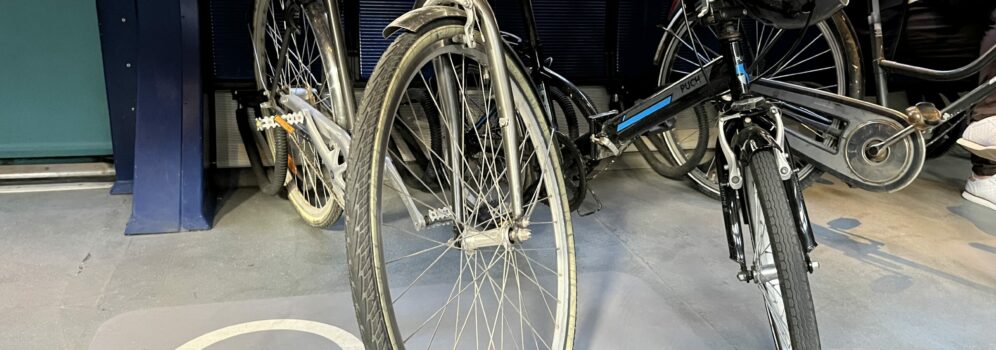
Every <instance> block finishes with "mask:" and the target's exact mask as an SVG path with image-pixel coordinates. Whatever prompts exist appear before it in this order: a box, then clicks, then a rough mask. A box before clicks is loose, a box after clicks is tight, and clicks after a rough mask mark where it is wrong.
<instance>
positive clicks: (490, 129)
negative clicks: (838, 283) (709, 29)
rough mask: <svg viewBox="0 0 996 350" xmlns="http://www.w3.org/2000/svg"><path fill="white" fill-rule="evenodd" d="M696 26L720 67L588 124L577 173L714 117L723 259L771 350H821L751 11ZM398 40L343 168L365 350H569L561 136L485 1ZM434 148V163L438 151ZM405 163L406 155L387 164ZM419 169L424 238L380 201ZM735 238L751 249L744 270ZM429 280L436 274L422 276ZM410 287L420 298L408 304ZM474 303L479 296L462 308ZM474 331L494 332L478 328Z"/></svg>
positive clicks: (783, 147)
mask: <svg viewBox="0 0 996 350" xmlns="http://www.w3.org/2000/svg"><path fill="white" fill-rule="evenodd" d="M681 5H682V6H685V4H684V3H682V4H681ZM815 5H817V6H816V7H813V8H811V10H810V11H808V13H812V14H815V13H819V15H818V16H812V15H810V19H815V20H816V21H815V22H813V23H816V22H819V21H822V20H823V19H824V18H826V17H827V16H829V15H830V14H831V13H833V12H835V11H836V10H837V9H839V8H841V7H842V6H843V5H842V4H841V3H839V2H836V1H824V2H817V3H815ZM695 9H696V12H695V13H696V15H695V20H696V21H702V22H704V23H708V24H710V25H712V26H714V28H716V29H717V30H719V33H720V36H719V37H720V38H721V39H722V43H723V44H724V45H722V47H721V49H722V52H723V55H720V56H719V57H716V58H714V59H712V60H710V61H708V62H703V63H701V64H700V65H699V67H697V69H695V70H694V71H692V72H690V74H688V75H687V76H685V77H683V78H682V79H680V80H677V81H675V82H673V83H672V84H670V85H668V86H666V87H663V88H661V90H660V91H658V92H657V93H655V94H653V95H652V96H650V97H648V98H646V99H645V100H643V101H641V102H639V103H637V104H636V105H635V106H633V107H630V108H629V109H627V110H624V111H622V112H616V111H609V112H605V113H599V114H593V115H588V116H587V117H588V119H589V121H590V122H591V123H592V125H593V126H594V128H593V129H591V130H592V131H591V132H590V133H588V134H586V135H584V136H583V137H579V138H578V139H576V140H575V141H577V142H578V143H579V144H580V143H587V144H590V145H592V149H591V152H592V153H590V154H588V157H589V159H591V160H593V161H597V160H601V159H605V158H608V157H612V156H618V155H619V154H620V153H621V150H622V149H624V148H625V146H626V145H628V144H629V143H630V142H632V141H633V140H634V139H636V138H637V137H639V136H641V135H644V134H646V133H647V132H651V131H656V130H660V128H665V129H666V128H669V127H671V126H672V125H671V122H672V121H673V119H674V118H675V116H676V114H677V113H678V112H680V111H683V110H685V109H687V108H691V107H693V106H696V105H700V104H701V103H703V102H704V101H707V100H708V101H713V100H716V101H717V102H716V105H717V106H721V107H722V109H723V112H724V113H723V114H722V116H721V117H720V118H719V119H718V120H717V121H716V122H717V124H718V125H719V127H718V131H719V133H718V134H719V135H718V141H717V142H718V144H719V147H718V148H719V149H720V150H721V151H722V153H721V155H722V156H720V157H717V158H718V159H717V162H718V164H719V166H718V167H717V169H719V174H720V178H721V179H723V181H722V182H721V184H722V185H721V191H720V193H721V201H722V206H723V214H724V222H725V227H726V235H727V239H728V242H729V252H730V258H731V259H733V260H735V261H736V262H737V263H738V264H739V265H740V271H739V273H738V276H737V277H738V279H740V280H741V281H745V282H753V283H756V284H757V285H758V287H759V289H761V290H762V296H763V298H764V300H765V306H766V308H767V310H768V316H769V317H768V318H769V321H770V326H771V328H772V334H773V338H774V341H775V343H776V345H777V346H779V347H783V348H784V347H791V346H795V347H798V348H818V347H819V334H818V329H817V325H816V316H815V311H814V308H813V302H812V296H811V293H810V290H809V281H808V276H807V273H809V272H812V270H813V268H814V267H815V266H816V264H815V262H812V261H811V260H810V258H809V255H808V253H809V252H810V251H811V250H812V249H813V248H815V246H816V242H815V240H814V238H813V234H812V230H811V227H810V225H809V221H808V215H807V211H806V206H805V202H804V201H803V198H802V194H801V191H800V186H799V184H798V179H797V175H796V172H795V171H793V169H792V167H791V164H792V163H791V161H792V155H791V153H790V149H789V147H788V141H787V140H786V135H787V134H788V133H789V132H787V128H785V127H784V125H783V122H782V113H781V108H780V107H779V102H777V101H776V100H768V99H767V98H765V97H761V96H756V95H754V94H753V93H752V91H751V89H750V87H751V83H753V80H752V79H751V78H750V74H749V72H748V71H747V69H746V66H745V65H744V58H745V56H744V51H743V50H742V46H741V45H742V35H740V33H739V30H738V28H739V27H738V26H737V25H736V23H737V20H738V19H742V18H746V17H747V13H746V12H745V7H744V6H743V4H742V3H739V2H726V1H700V2H698V3H697V4H696V7H695ZM755 10H756V8H755ZM814 17H815V18H814ZM808 22H809V20H808V19H806V20H804V21H800V20H798V19H796V21H795V22H794V23H791V24H787V25H791V26H795V27H806V26H808V24H810V23H808ZM396 32H397V33H399V35H398V36H397V38H396V39H395V41H394V43H393V44H392V45H391V47H390V48H389V49H388V50H387V51H386V52H385V53H384V55H383V56H382V57H381V60H380V62H379V63H378V65H377V68H376V69H375V71H374V75H373V76H372V77H371V80H370V84H369V85H368V92H367V94H366V95H365V96H364V98H363V100H362V102H361V105H360V113H359V117H358V120H357V128H356V130H357V133H356V138H355V141H356V142H354V143H353V145H352V147H353V149H354V151H355V152H353V153H352V157H351V158H350V160H349V162H350V167H349V168H348V169H347V172H348V176H347V179H348V183H349V191H347V196H348V198H347V203H349V205H348V206H347V218H348V219H349V220H348V222H347V250H348V252H349V265H350V278H351V281H352V290H353V300H354V303H355V306H356V310H357V320H358V322H359V323H360V329H361V333H362V337H363V340H364V342H365V344H366V345H367V346H368V347H370V348H404V347H406V346H418V347H421V346H426V347H428V346H432V345H433V344H437V345H438V344H439V343H436V342H437V341H438V342H442V343H443V346H453V347H467V346H473V345H485V346H489V347H496V346H504V345H505V344H506V341H507V342H511V343H515V344H521V345H522V346H521V347H525V345H526V344H527V343H529V344H530V345H531V346H535V347H540V345H544V347H547V348H558V349H559V348H570V347H572V345H573V332H574V326H575V324H576V315H575V312H576V310H575V309H576V306H575V305H576V304H575V303H576V290H575V286H576V281H575V279H576V277H575V276H576V272H575V266H574V249H573V238H572V233H571V225H570V215H569V212H568V209H569V203H568V201H567V196H566V188H565V187H564V183H563V178H562V177H563V173H564V170H563V169H562V167H561V165H562V161H561V151H562V149H560V148H558V147H556V146H555V145H557V143H556V139H557V137H556V136H554V134H553V132H552V130H551V128H550V127H549V126H548V125H549V124H550V118H549V115H544V112H545V111H544V107H543V104H542V102H541V98H540V96H539V93H538V92H537V88H536V87H535V85H534V82H532V81H530V80H529V79H528V75H527V73H525V70H524V69H523V68H522V67H523V65H522V63H521V62H520V61H519V60H517V57H516V56H515V55H512V54H511V52H510V51H512V50H509V49H508V48H507V47H506V45H505V44H504V43H503V41H502V40H501V33H500V31H499V30H498V26H497V20H496V19H495V17H494V13H493V12H492V10H491V8H490V6H489V5H488V3H487V2H486V1H484V0H430V1H427V2H426V3H425V4H424V5H422V6H420V7H417V8H416V9H414V10H412V11H411V12H409V13H407V14H405V15H403V16H401V17H399V18H398V19H397V20H395V21H394V22H392V24H391V25H390V26H388V28H387V29H385V33H384V34H385V36H390V35H392V34H394V33H396ZM454 56H456V58H457V59H456V60H454ZM468 63H469V64H468ZM780 64H781V63H778V64H775V66H778V65H780ZM762 74H763V73H762ZM762 81H763V79H762ZM812 90H815V89H812ZM816 91H819V90H816ZM433 92H435V94H433ZM426 95H428V96H429V97H430V99H431V100H432V101H433V106H434V107H432V108H429V110H435V111H438V112H439V115H438V116H437V117H436V118H439V120H440V121H442V123H439V130H438V132H435V131H433V130H426V129H431V128H430V125H434V124H435V123H434V122H432V121H431V119H432V118H434V117H433V116H432V115H434V113H433V112H426V111H425V108H423V107H421V106H422V104H421V103H414V102H407V101H408V100H418V98H419V97H420V96H426ZM724 96H727V97H728V99H724V98H723V97H724ZM419 111H422V113H419ZM398 130H404V132H405V133H407V134H408V135H419V136H420V138H419V139H420V140H422V141H418V142H409V141H404V142H399V141H396V140H399V139H404V138H399V137H397V136H395V135H397V134H398V133H399V131H398ZM443 137H445V138H446V140H442V139H441V138H443ZM520 137H521V139H520ZM520 140H521V141H520ZM437 141H438V142H439V143H438V145H439V146H441V147H439V146H433V145H434V144H437V143H435V142H437ZM408 145H416V146H418V147H415V148H411V147H408ZM402 148H407V151H404V152H397V151H394V150H399V151H400V150H401V149H402ZM579 148H581V147H579ZM697 153H701V151H699V152H697ZM426 160H428V161H429V162H428V163H427V164H428V166H429V167H431V168H432V169H434V170H435V171H434V174H436V175H435V176H432V177H425V179H431V180H434V181H435V182H436V183H435V184H432V185H430V184H426V183H424V181H423V182H421V183H420V185H421V186H418V187H419V188H417V190H418V191H417V192H415V191H409V195H411V194H417V195H418V199H417V200H415V202H417V203H419V205H420V206H421V209H419V210H417V211H418V212H423V211H424V212H427V215H426V217H427V218H428V219H427V220H425V221H426V222H428V223H430V224H429V225H427V226H420V225H419V224H418V221H419V220H420V217H421V216H418V215H412V211H411V210H410V209H409V212H408V215H409V216H410V219H412V222H413V223H408V222H407V219H409V218H407V217H405V215H393V214H390V213H391V211H392V210H394V211H399V210H402V209H404V208H402V207H401V206H400V205H398V204H395V203H396V202H395V201H392V200H390V199H394V198H396V197H403V196H404V195H405V194H403V190H402V189H399V188H396V187H391V186H385V182H384V181H383V176H384V174H383V168H384V167H385V166H387V165H391V164H397V166H399V167H401V168H407V167H410V166H411V165H415V166H417V167H418V168H420V169H425V168H427V166H426V163H424V162H425V161H426ZM439 169H442V170H443V171H440V170H439ZM580 171H582V172H584V171H585V169H581V170H580ZM414 172H415V171H413V173H414ZM409 185H411V181H409ZM413 190H414V188H413ZM385 197H387V200H385ZM527 201H528V202H527ZM540 204H542V205H540ZM537 218H539V220H537ZM427 228H440V229H439V230H435V231H429V230H426V229H427ZM745 231H746V232H749V234H750V237H751V239H750V243H751V247H752V249H751V250H750V252H751V253H752V256H751V260H750V261H748V260H747V251H746V249H745V248H744V246H745V241H744V237H743V236H744V232H745ZM405 248H407V249H405ZM440 251H441V252H440ZM481 251H484V253H483V254H482V253H481ZM406 252H409V253H406ZM428 252H433V254H427V253H428ZM531 252H537V253H538V252H550V253H551V255H550V256H548V257H546V258H545V259H544V260H542V261H543V262H546V263H547V264H548V265H547V264H540V265H541V266H542V267H545V269H543V270H545V271H541V272H548V273H546V274H543V275H542V277H541V276H537V275H536V270H537V269H536V268H533V265H532V262H535V261H539V257H537V258H532V257H529V256H528V254H530V253H531ZM447 253H452V254H450V255H447ZM454 255H455V256H454ZM482 255H483V256H482ZM520 256H522V257H523V258H521V259H520V258H519V257H520ZM399 261H405V263H403V264H399V263H398V262H399ZM748 263H749V264H750V265H749V266H748ZM391 264H394V265H391ZM499 265H500V266H501V268H499V269H498V270H500V271H499V273H500V274H501V277H499V278H498V279H496V278H494V277H493V276H492V270H491V269H492V268H494V267H495V266H499ZM422 266H425V267H424V268H423V267H422ZM439 266H446V267H440V268H439V269H437V270H434V271H431V272H430V270H432V269H433V268H434V267H439ZM454 269H455V270H456V271H457V272H456V273H453V272H452V270H454ZM440 270H442V271H440ZM468 270H470V271H469V272H468ZM510 270H511V271H510ZM468 274H469V276H467V275H468ZM454 275H455V276H454ZM509 275H512V277H513V280H512V281H510V280H509V279H508V277H509ZM426 276H428V277H426ZM520 277H525V278H524V279H526V280H527V282H522V278H520ZM423 278H425V279H423ZM465 278H466V282H467V284H466V285H464V282H465ZM499 281H501V282H500V283H499ZM418 282H423V284H424V285H423V286H421V287H419V288H417V289H415V290H417V291H415V292H413V289H414V288H415V285H416V284H418ZM528 283H532V284H531V285H529V287H532V288H533V290H530V289H529V288H527V290H526V292H531V293H529V295H528V296H526V299H527V300H529V301H531V302H532V303H529V304H528V305H535V306H536V307H535V308H531V307H523V306H522V305H523V303H522V298H521V297H522V296H523V294H524V293H523V290H522V289H521V287H522V284H528ZM510 284H514V286H515V287H516V290H515V291H513V293H515V292H517V295H513V297H506V295H505V292H506V290H505V288H504V287H507V286H509V285H510ZM471 287H473V292H474V294H473V297H462V296H463V292H464V291H465V290H467V289H469V288H471ZM482 290H483V292H482ZM499 291H500V292H499ZM551 291H555V292H556V294H554V292H551ZM410 293H416V294H417V297H411V296H410V295H411V294H410ZM405 297H408V298H407V299H405ZM467 298H470V299H471V300H470V305H466V304H467ZM403 299H404V300H403ZM485 299H486V300H485ZM430 300H434V301H430ZM436 300H438V301H436ZM461 300H462V301H461ZM402 301H403V302H402ZM454 301H456V303H455V304H454ZM516 301H517V302H516ZM454 305H455V306H454ZM551 305H552V306H551ZM517 306H518V307H517ZM454 309H455V311H454ZM460 310H465V311H467V315H461V314H460ZM506 312H508V313H509V314H512V315H511V316H508V315H507V314H506ZM532 312H538V313H540V314H546V315H540V316H537V315H535V314H533V313H532ZM451 313H455V314H456V315H455V317H453V320H452V321H451V320H450V319H449V318H447V319H446V322H443V320H444V316H448V315H450V314H451ZM513 313H517V315H516V314H513ZM481 314H484V315H486V316H488V317H484V319H485V321H486V322H483V323H484V326H483V329H482V326H480V323H481V322H479V321H480V318H481ZM489 314H490V315H489ZM472 315H473V317H472ZM460 316H463V317H462V318H461V317H460ZM516 316H517V320H516V319H513V320H511V321H509V320H507V317H516ZM547 316H548V317H547ZM537 317H542V321H543V324H542V325H539V328H537V327H536V325H534V323H539V322H535V321H539V320H538V319H537ZM471 318H473V319H474V325H473V326H472V327H471V330H470V331H468V332H472V333H473V334H475V337H474V338H473V339H468V338H463V330H466V329H467V328H466V327H467V324H468V323H469V320H470V319H471ZM461 319H462V322H461ZM530 320H531V321H533V322H531V321H530ZM516 321H518V322H516ZM514 323H518V325H519V327H514V326H515V324H514ZM450 324H452V326H450ZM441 325H443V326H444V329H450V330H452V331H453V337H452V339H449V337H446V338H447V339H442V337H437V335H438V333H439V329H440V326H441ZM506 326H508V327H506ZM527 326H528V328H527ZM426 327H430V328H426ZM499 328H500V329H499ZM430 329H431V330H430ZM516 330H518V331H519V333H520V334H516V332H515V331H516ZM526 330H528V331H529V332H526ZM482 332H483V333H484V334H485V335H484V337H485V339H483V340H482V339H480V334H481V333H482ZM496 334H497V335H496ZM506 334H507V335H508V336H507V338H506ZM468 337H469V336H468ZM526 338H529V339H528V341H527V339H526ZM482 342H483V343H482Z"/></svg>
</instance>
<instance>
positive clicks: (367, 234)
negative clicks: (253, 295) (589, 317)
mask: <svg viewBox="0 0 996 350" xmlns="http://www.w3.org/2000/svg"><path fill="white" fill-rule="evenodd" d="M464 33H465V31H464V26H463V22H452V21H443V22H437V23H433V24H430V25H428V26H426V28H423V29H422V30H420V31H419V32H417V33H403V34H401V35H399V36H398V37H397V39H396V40H395V42H394V43H393V44H392V45H391V46H390V47H389V48H388V50H387V51H386V52H385V53H384V54H383V56H382V57H381V60H380V62H379V63H378V65H377V68H376V69H375V71H374V73H373V75H372V77H371V79H370V82H369V84H368V85H367V91H366V93H365V94H364V97H363V100H362V102H361V105H360V113H359V117H358V123H357V124H356V128H355V129H354V130H355V131H356V132H355V134H354V138H353V143H352V145H351V146H350V148H351V155H350V160H349V164H350V166H349V168H348V169H347V172H348V174H349V175H348V176H347V179H348V187H347V188H348V190H347V191H346V192H347V203H348V205H347V208H346V211H347V213H346V214H347V215H346V217H347V226H346V245H347V251H348V261H349V272H350V279H351V284H350V285H351V287H352V291H353V301H354V303H355V307H356V316H357V320H358V323H359V324H360V330H361V333H362V338H363V341H364V343H365V344H366V346H367V348H369V349H388V348H390V349H402V348H406V347H408V348H430V347H439V348H456V349H469V348H482V347H483V348H520V349H523V348H550V349H569V348H571V347H572V346H573V335H574V324H575V313H576V301H575V299H576V288H575V284H576V272H575V262H574V242H573V233H572V229H571V221H570V214H569V212H568V205H567V198H566V194H565V192H564V183H563V179H562V171H561V168H560V166H561V165H560V155H559V152H558V150H557V147H556V146H555V145H556V141H555V139H554V138H553V136H552V135H551V133H550V129H549V126H548V125H546V121H545V118H544V117H543V112H542V108H541V106H540V104H539V101H538V99H537V98H536V94H535V92H534V91H533V88H532V86H531V85H530V82H529V79H528V77H527V75H526V74H525V72H523V71H522V69H521V68H519V67H518V66H517V65H516V64H515V63H514V62H515V60H514V59H512V58H511V57H510V56H506V60H505V61H504V62H498V63H497V64H504V65H506V66H507V67H508V72H509V76H508V77H493V76H491V73H490V72H489V67H490V65H491V64H496V63H494V62H489V60H488V58H487V55H486V54H485V52H484V51H483V47H484V43H483V42H482V41H480V37H479V35H478V36H475V38H476V39H477V40H478V43H477V45H476V47H473V48H471V47H468V46H467V45H466V44H464V43H462V41H463V38H464V37H465V36H464ZM494 79H509V81H510V82H511V90H512V91H511V92H510V93H511V95H512V97H513V99H514V107H515V115H516V118H515V120H511V121H506V120H499V119H500V118H499V117H498V113H497V109H496V101H495V98H496V97H495V92H494V90H493V88H492V84H491V83H492V81H493V80H494ZM424 96H428V98H429V100H430V101H431V102H432V104H433V105H434V107H432V108H417V106H418V105H420V103H415V102H409V101H418V98H420V97H424ZM426 110H433V111H437V112H432V113H438V118H439V121H440V124H441V129H442V130H443V133H442V135H436V137H440V138H441V141H442V145H443V147H432V146H431V139H432V138H433V137H434V136H433V135H432V132H431V130H429V129H430V128H429V127H428V126H429V120H427V118H431V117H432V116H431V115H429V116H427V115H426V113H425V111H426ZM430 114H431V113H430ZM512 127H514V128H516V130H517V133H518V135H519V137H518V138H519V142H518V146H517V149H518V150H519V152H518V153H519V154H518V157H517V159H516V157H515V156H514V155H510V154H507V153H506V148H505V147H504V142H505V136H504V135H506V134H505V133H504V131H506V130H505V129H504V128H512ZM402 130H403V131H404V132H403V133H402V132H400V131H402ZM402 134H403V135H404V137H400V136H399V135H402ZM409 145H420V146H419V147H410V146H409ZM440 148H441V149H442V150H441V151H440ZM419 152H422V153H424V154H414V153H419ZM426 162H428V163H426ZM513 162H518V164H519V168H520V169H521V171H520V174H518V175H519V176H520V178H521V179H522V183H523V186H522V187H523V188H521V189H516V188H512V187H511V185H510V183H509V181H507V178H508V177H509V175H510V174H509V171H508V169H509V164H512V163H513ZM414 167H418V168H421V169H426V168H431V169H433V172H434V173H435V174H437V175H435V176H434V177H413V178H410V179H409V180H407V181H404V180H401V179H400V177H401V176H400V175H397V176H391V171H392V169H397V171H398V172H408V173H410V174H416V173H419V170H418V169H413V168H414ZM413 181H414V182H417V183H412V182H413ZM429 181H433V182H435V183H434V184H428V183H426V182H429ZM514 191H521V193H522V194H523V199H524V201H523V202H524V203H523V207H522V208H521V211H522V212H524V213H525V214H524V217H516V216H515V215H514V212H515V211H517V210H516V209H515V208H513V207H512V206H513V203H512V200H511V197H512V194H513V193H514ZM406 203H407V204H406ZM419 222H424V223H425V226H422V225H420V224H419Z"/></svg>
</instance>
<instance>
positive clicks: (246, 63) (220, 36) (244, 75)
mask: <svg viewBox="0 0 996 350" xmlns="http://www.w3.org/2000/svg"><path fill="white" fill-rule="evenodd" d="M253 3H254V0H211V2H210V4H209V15H210V21H211V33H210V35H211V55H212V57H211V71H212V73H213V75H214V79H216V80H223V81H241V80H246V81H252V80H253V79H254V78H253V73H252V65H253V63H252V40H251V39H250V37H251V33H250V29H249V22H251V21H252V11H253V9H252V7H253V6H252V4H253Z"/></svg>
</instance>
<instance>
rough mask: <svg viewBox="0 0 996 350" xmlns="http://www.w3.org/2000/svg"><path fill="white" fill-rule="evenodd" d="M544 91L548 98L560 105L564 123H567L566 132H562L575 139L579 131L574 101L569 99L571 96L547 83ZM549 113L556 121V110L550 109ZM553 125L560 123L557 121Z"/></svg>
mask: <svg viewBox="0 0 996 350" xmlns="http://www.w3.org/2000/svg"><path fill="white" fill-rule="evenodd" d="M546 92H547V96H548V97H549V98H550V100H552V101H553V102H554V103H556V104H557V106H559V107H560V110H561V111H563V112H564V122H565V123H564V125H567V132H566V133H564V134H565V135H567V136H570V138H571V140H576V139H577V138H578V135H580V134H581V133H580V130H579V129H578V112H577V110H576V109H574V101H571V98H570V97H569V96H567V94H565V93H564V92H563V91H561V90H560V88H558V87H556V86H553V85H547V89H546ZM551 114H553V120H554V121H555V122H556V120H557V116H556V112H554V111H553V110H551ZM555 125H560V123H559V122H558V123H557V124H555Z"/></svg>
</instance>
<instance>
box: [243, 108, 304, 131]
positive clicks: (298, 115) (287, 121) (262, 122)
mask: <svg viewBox="0 0 996 350" xmlns="http://www.w3.org/2000/svg"><path fill="white" fill-rule="evenodd" d="M305 113H308V112H307V111H297V112H294V113H291V114H283V115H281V114H277V115H271V116H269V117H259V118H256V130H258V131H266V130H269V129H276V128H278V127H282V128H284V129H286V130H287V131H288V132H293V130H294V128H293V127H292V126H291V125H299V124H304V116H305Z"/></svg>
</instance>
